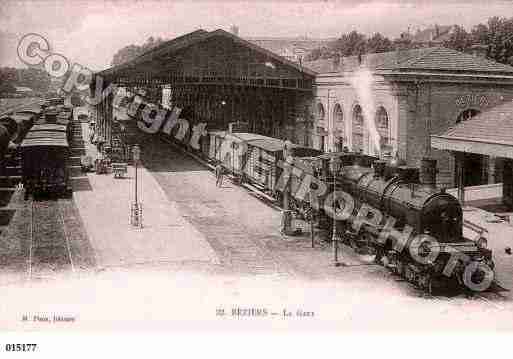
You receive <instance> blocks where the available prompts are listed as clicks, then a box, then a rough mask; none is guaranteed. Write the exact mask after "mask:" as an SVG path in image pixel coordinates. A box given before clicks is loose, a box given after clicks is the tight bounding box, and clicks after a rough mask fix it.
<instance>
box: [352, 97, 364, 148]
mask: <svg viewBox="0 0 513 359" xmlns="http://www.w3.org/2000/svg"><path fill="white" fill-rule="evenodd" d="M352 125H353V126H352V127H353V130H352V137H353V151H355V152H359V151H363V112H362V108H361V106H360V105H356V106H355V107H354V108H353V123H352Z"/></svg>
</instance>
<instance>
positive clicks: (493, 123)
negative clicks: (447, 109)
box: [431, 101, 513, 158]
mask: <svg viewBox="0 0 513 359" xmlns="http://www.w3.org/2000/svg"><path fill="white" fill-rule="evenodd" d="M431 146H432V147H433V148H437V149H440V150H448V151H457V152H467V153H476V154H481V155H486V156H497V157H505V158H513V101H508V102H506V103H504V104H501V105H499V106H496V107H494V108H492V109H490V110H488V111H486V112H483V113H481V114H478V115H477V116H475V117H472V118H471V119H469V120H466V121H462V122H460V123H459V124H457V125H456V126H454V127H452V128H450V129H448V130H447V131H446V132H445V133H443V134H442V135H432V136H431Z"/></svg>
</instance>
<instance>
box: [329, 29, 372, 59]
mask: <svg viewBox="0 0 513 359" xmlns="http://www.w3.org/2000/svg"><path fill="white" fill-rule="evenodd" d="M366 41H367V39H366V36H365V35H364V34H361V33H359V32H358V31H355V30H353V31H351V32H350V33H349V34H343V35H342V36H341V37H340V39H338V40H336V41H335V42H334V45H333V49H334V50H335V52H337V53H340V54H341V55H342V56H352V55H359V54H363V53H365V44H366Z"/></svg>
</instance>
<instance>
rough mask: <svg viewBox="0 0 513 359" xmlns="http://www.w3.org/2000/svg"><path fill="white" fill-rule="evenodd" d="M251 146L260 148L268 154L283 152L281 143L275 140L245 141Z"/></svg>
mask: <svg viewBox="0 0 513 359" xmlns="http://www.w3.org/2000/svg"><path fill="white" fill-rule="evenodd" d="M247 142H248V144H250V145H251V146H255V147H259V148H262V149H263V150H266V151H269V152H278V151H283V141H282V140H278V139H276V138H270V137H269V138H266V139H258V140H251V141H247Z"/></svg>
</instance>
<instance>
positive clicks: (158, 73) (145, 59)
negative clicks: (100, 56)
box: [98, 30, 315, 91]
mask: <svg viewBox="0 0 513 359" xmlns="http://www.w3.org/2000/svg"><path fill="white" fill-rule="evenodd" d="M98 75H101V76H103V77H104V79H105V80H107V82H116V83H119V84H126V85H145V84H157V85H164V84H170V85H180V84H198V85H208V84H215V85H241V86H255V87H272V88H287V89H299V90H308V91H311V90H312V83H313V79H314V76H315V73H314V72H312V71H311V70H308V69H305V68H302V67H301V66H299V65H298V64H295V63H293V62H290V61H288V60H286V59H284V58H282V57H280V56H278V55H276V54H274V53H272V52H270V51H268V50H265V49H263V48H260V47H258V46H256V45H254V44H252V43H250V42H248V41H246V40H243V39H241V38H239V37H237V36H235V35H232V34H230V33H228V32H226V31H223V30H216V31H213V32H206V31H203V30H198V31H196V32H193V33H190V34H187V35H184V36H182V37H179V38H176V39H174V40H171V41H168V42H166V43H164V44H162V45H160V46H158V47H157V48H155V49H152V50H150V51H148V52H146V53H145V54H143V55H141V56H139V57H138V58H136V59H134V60H133V61H130V62H128V63H126V64H122V65H119V66H115V67H113V68H110V69H107V70H105V71H102V72H100V73H99V74H98Z"/></svg>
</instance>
